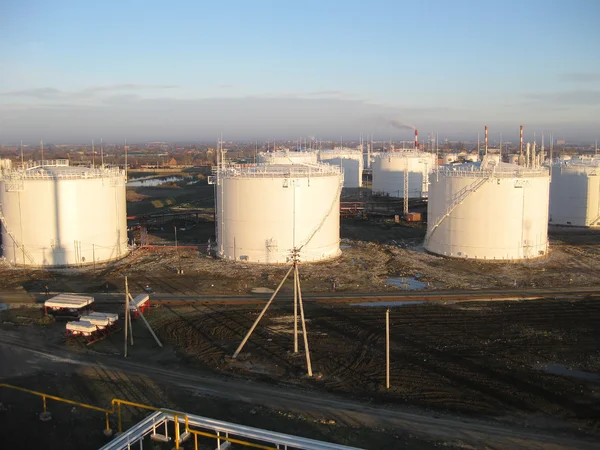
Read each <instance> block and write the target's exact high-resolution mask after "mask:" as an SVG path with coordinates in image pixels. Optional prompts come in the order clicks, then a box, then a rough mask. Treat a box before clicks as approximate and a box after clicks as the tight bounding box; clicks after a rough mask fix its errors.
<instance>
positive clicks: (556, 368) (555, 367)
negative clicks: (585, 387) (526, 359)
mask: <svg viewBox="0 0 600 450" xmlns="http://www.w3.org/2000/svg"><path fill="white" fill-rule="evenodd" d="M536 369H538V370H543V371H544V372H546V373H550V374H552V375H562V376H565V377H571V378H579V379H580V380H588V381H600V375H599V374H597V373H592V372H584V371H583V370H577V369H569V368H568V367H567V366H565V365H563V364H558V363H546V364H538V365H537V366H536Z"/></svg>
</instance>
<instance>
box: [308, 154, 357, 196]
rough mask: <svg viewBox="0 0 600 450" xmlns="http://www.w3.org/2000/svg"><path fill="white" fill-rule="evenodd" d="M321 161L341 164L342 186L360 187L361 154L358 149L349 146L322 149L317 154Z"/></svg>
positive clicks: (336, 164) (335, 164)
mask: <svg viewBox="0 0 600 450" xmlns="http://www.w3.org/2000/svg"><path fill="white" fill-rule="evenodd" d="M319 157H320V159H321V162H324V163H327V164H332V165H334V166H341V167H342V169H343V170H344V187H347V188H357V187H362V173H363V168H364V165H363V155H362V152H361V151H360V150H355V149H351V148H335V149H333V150H322V151H321V152H320V154H319Z"/></svg>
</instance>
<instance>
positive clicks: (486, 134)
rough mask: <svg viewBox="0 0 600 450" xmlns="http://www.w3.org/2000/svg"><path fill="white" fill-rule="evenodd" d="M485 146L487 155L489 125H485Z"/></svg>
mask: <svg viewBox="0 0 600 450" xmlns="http://www.w3.org/2000/svg"><path fill="white" fill-rule="evenodd" d="M484 143H485V144H484V146H485V154H486V155H487V150H488V127H487V125H486V126H485V140H484Z"/></svg>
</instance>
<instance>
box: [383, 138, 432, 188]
mask: <svg viewBox="0 0 600 450" xmlns="http://www.w3.org/2000/svg"><path fill="white" fill-rule="evenodd" d="M435 163H436V161H435V155H434V154H432V153H426V152H422V151H419V150H404V151H398V152H387V153H381V154H379V155H377V157H376V158H375V160H374V162H373V164H372V167H373V192H374V193H382V194H387V195H389V196H390V197H399V198H403V197H404V174H405V173H408V198H424V197H427V192H428V186H429V184H428V178H427V177H428V174H429V173H430V172H431V171H432V170H434V168H435V166H436V164H435Z"/></svg>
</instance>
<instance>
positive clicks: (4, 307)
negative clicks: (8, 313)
mask: <svg viewBox="0 0 600 450" xmlns="http://www.w3.org/2000/svg"><path fill="white" fill-rule="evenodd" d="M5 309H8V305H7V304H6V303H0V311H4V310H5Z"/></svg>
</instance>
